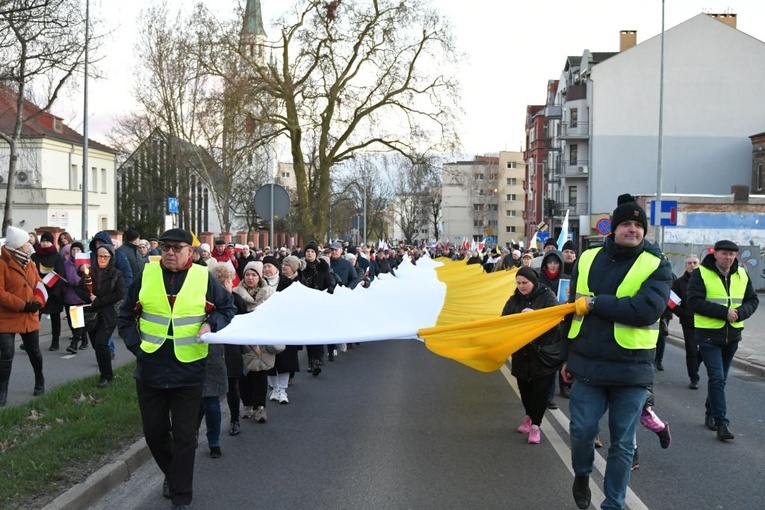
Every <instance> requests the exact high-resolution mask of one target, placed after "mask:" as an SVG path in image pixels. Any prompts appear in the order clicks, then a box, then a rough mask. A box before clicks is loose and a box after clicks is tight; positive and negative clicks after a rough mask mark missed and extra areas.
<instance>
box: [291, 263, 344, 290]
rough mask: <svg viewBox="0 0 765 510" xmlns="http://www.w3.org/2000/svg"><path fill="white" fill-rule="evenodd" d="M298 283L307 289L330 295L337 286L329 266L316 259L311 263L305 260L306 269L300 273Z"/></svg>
mask: <svg viewBox="0 0 765 510" xmlns="http://www.w3.org/2000/svg"><path fill="white" fill-rule="evenodd" d="M300 283H302V284H303V285H305V286H306V287H308V288H309V289H315V290H326V291H327V292H329V293H330V294H332V292H334V290H335V285H337V283H336V282H335V277H334V276H332V271H331V270H330V269H329V264H327V263H326V262H324V260H322V259H316V260H314V261H313V262H308V261H307V260H306V267H305V268H303V270H302V271H301V272H300Z"/></svg>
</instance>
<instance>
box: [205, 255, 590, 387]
mask: <svg viewBox="0 0 765 510" xmlns="http://www.w3.org/2000/svg"><path fill="white" fill-rule="evenodd" d="M443 260H445V262H440V261H439V262H436V261H433V260H431V259H429V258H423V259H420V260H418V261H417V265H416V266H415V265H412V264H411V263H410V262H409V261H408V260H405V261H404V263H402V264H401V266H400V267H399V268H398V269H397V270H396V277H393V276H390V275H381V277H380V278H379V279H376V280H375V282H374V283H373V285H372V286H371V287H369V288H367V289H365V288H357V289H355V290H350V289H348V288H345V287H337V289H335V293H334V294H328V293H326V292H318V291H315V290H312V289H309V288H307V287H305V286H303V285H298V284H295V285H291V286H290V287H288V288H287V289H285V290H284V291H282V292H279V293H277V294H274V295H273V296H272V297H271V298H269V299H268V301H266V302H265V303H263V304H262V305H260V306H259V307H258V308H257V309H256V310H255V311H253V312H251V313H248V314H245V315H237V316H236V317H235V318H234V320H233V321H232V322H231V324H230V325H229V326H228V327H226V328H225V329H223V330H222V331H220V332H217V333H208V334H206V335H204V336H203V337H202V340H203V341H205V342H210V343H229V344H250V345H252V344H260V345H264V344H286V345H317V344H328V343H330V344H335V343H350V342H370V341H376V340H411V339H415V340H421V341H424V343H425V345H426V347H427V348H428V349H429V350H431V351H432V352H434V353H436V354H439V355H441V356H445V357H447V358H451V359H454V360H455V361H459V362H460V363H463V364H465V365H468V366H470V367H472V368H475V369H476V370H481V371H483V372H490V371H493V370H497V369H499V367H501V366H502V365H503V364H504V363H505V361H506V360H507V358H508V357H509V356H510V355H511V354H512V353H514V352H515V351H517V350H518V349H520V348H521V347H523V346H524V345H526V344H527V343H529V342H530V341H531V340H533V339H534V338H536V337H538V336H539V335H541V334H542V333H544V332H545V331H547V330H549V329H550V328H552V327H554V326H555V325H556V324H558V323H559V322H560V321H561V320H562V319H563V317H565V316H566V315H567V314H569V313H572V312H573V311H574V310H575V305H574V304H566V305H561V306H556V307H553V308H548V309H544V310H539V311H536V312H532V313H524V314H517V315H509V316H505V317H500V314H501V313H502V308H503V306H504V304H505V302H506V301H507V299H508V298H509V297H510V296H511V295H512V293H513V292H514V290H515V273H516V271H515V270H512V271H500V272H495V273H489V274H486V273H484V272H483V268H482V267H481V266H480V265H478V264H475V265H466V264H465V263H464V262H452V261H450V260H446V259H443Z"/></svg>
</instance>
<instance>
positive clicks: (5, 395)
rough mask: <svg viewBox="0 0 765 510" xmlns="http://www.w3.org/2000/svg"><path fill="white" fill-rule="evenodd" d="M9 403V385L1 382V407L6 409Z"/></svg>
mask: <svg viewBox="0 0 765 510" xmlns="http://www.w3.org/2000/svg"><path fill="white" fill-rule="evenodd" d="M6 402H8V383H7V382H0V407H5V403H6Z"/></svg>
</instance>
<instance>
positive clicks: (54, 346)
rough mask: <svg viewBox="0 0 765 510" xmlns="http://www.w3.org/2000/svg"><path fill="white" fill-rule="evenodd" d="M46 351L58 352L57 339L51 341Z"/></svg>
mask: <svg viewBox="0 0 765 510" xmlns="http://www.w3.org/2000/svg"><path fill="white" fill-rule="evenodd" d="M48 350H49V351H57V350H58V338H56V339H55V340H53V341H52V342H51V343H50V347H48Z"/></svg>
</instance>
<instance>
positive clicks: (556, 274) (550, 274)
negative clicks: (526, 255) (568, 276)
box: [545, 268, 560, 280]
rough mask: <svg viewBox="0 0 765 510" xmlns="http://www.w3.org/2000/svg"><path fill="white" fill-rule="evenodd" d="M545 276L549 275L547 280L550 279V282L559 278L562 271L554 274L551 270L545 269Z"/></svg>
mask: <svg viewBox="0 0 765 510" xmlns="http://www.w3.org/2000/svg"><path fill="white" fill-rule="evenodd" d="M545 274H546V275H547V278H549V279H550V280H554V279H556V278H557V277H558V275H560V270H558V271H555V272H552V271H550V270H549V269H547V268H545Z"/></svg>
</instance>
